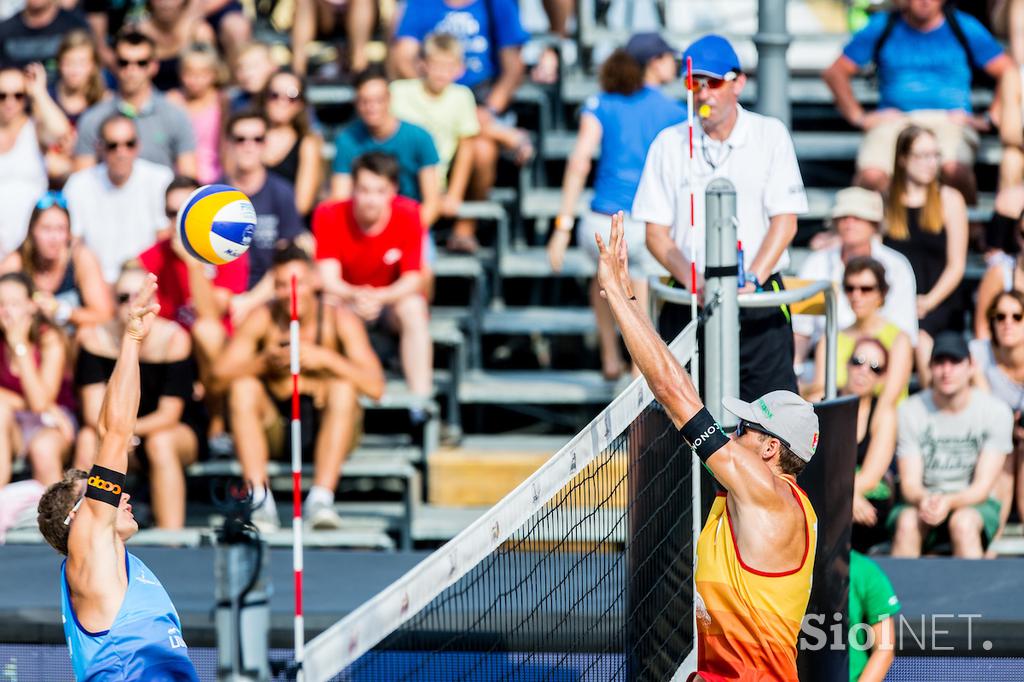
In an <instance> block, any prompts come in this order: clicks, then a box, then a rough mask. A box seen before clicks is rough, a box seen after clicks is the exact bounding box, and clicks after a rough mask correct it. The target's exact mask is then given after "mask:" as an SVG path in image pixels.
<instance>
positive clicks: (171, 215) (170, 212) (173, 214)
mask: <svg viewBox="0 0 1024 682" xmlns="http://www.w3.org/2000/svg"><path fill="white" fill-rule="evenodd" d="M164 215H166V216H167V217H168V218H170V219H171V220H174V219H175V218H177V217H178V212H177V211H176V210H174V209H173V208H165V209H164Z"/></svg>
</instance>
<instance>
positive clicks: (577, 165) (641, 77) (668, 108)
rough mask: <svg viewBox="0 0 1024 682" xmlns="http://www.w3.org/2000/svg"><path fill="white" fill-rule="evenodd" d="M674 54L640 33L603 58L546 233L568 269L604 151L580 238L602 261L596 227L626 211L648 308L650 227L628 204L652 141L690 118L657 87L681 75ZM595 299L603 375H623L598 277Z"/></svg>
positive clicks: (636, 281)
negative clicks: (580, 207)
mask: <svg viewBox="0 0 1024 682" xmlns="http://www.w3.org/2000/svg"><path fill="white" fill-rule="evenodd" d="M672 55H673V52H672V48H671V47H669V45H668V43H666V42H665V41H664V39H662V37H661V36H659V35H658V34H656V33H647V34H639V35H636V36H634V37H633V38H632V39H630V41H629V43H628V44H627V45H626V47H625V48H624V49H619V50H616V51H615V52H613V53H612V54H611V56H609V57H608V59H606V60H605V62H604V64H602V65H601V72H600V76H599V77H600V84H601V91H602V92H601V93H600V94H599V95H595V96H594V97H591V98H590V99H589V100H587V102H586V104H585V105H584V108H583V113H582V114H581V115H580V129H579V135H578V136H577V137H576V146H575V147H574V148H573V151H572V154H571V155H570V157H569V162H568V164H567V165H566V169H565V178H564V179H563V180H562V203H561V207H560V209H559V212H558V217H557V218H556V219H555V229H554V230H553V231H552V233H551V237H550V238H549V240H548V259H549V260H550V262H551V268H552V269H553V270H554V271H555V272H558V271H559V270H561V269H562V261H563V259H564V258H565V252H566V249H567V248H568V246H569V238H570V236H571V235H572V229H573V225H574V224H575V222H576V210H577V209H576V207H577V204H578V203H579V199H580V195H581V194H582V193H583V187H584V185H585V184H586V182H587V178H588V177H589V176H590V167H591V162H592V159H593V157H594V154H596V153H597V152H598V151H600V160H599V161H598V163H597V173H596V176H595V180H594V198H593V200H592V201H591V202H590V210H589V211H588V212H587V213H586V214H584V216H583V218H582V220H581V221H580V226H579V229H578V230H577V233H576V243H577V244H579V246H580V247H582V249H583V251H584V252H585V253H586V254H587V256H588V257H589V258H590V260H591V261H592V262H593V263H594V264H595V265H596V264H597V258H598V253H597V243H596V242H595V241H594V234H595V233H600V234H601V236H602V238H603V239H605V240H606V241H607V239H608V234H609V231H610V229H611V216H612V215H614V214H615V213H618V212H619V211H623V212H624V214H625V216H624V227H625V230H626V232H625V238H626V243H627V246H628V252H629V256H630V261H631V262H630V270H631V271H632V275H633V293H634V294H635V295H636V297H637V299H638V300H639V301H640V305H641V306H642V307H643V308H644V309H645V310H646V306H647V276H646V272H645V271H646V269H647V268H648V265H649V262H650V254H649V253H648V251H647V244H646V229H647V228H646V226H645V225H644V223H643V222H641V221H639V220H634V219H633V218H632V217H630V212H631V210H632V207H633V197H634V195H635V194H636V188H637V184H638V183H639V182H640V175H641V173H642V172H643V169H644V159H645V158H646V156H647V149H648V148H649V147H650V146H651V143H652V142H653V141H654V138H656V137H657V136H658V133H660V132H661V131H662V130H664V129H665V128H667V127H669V126H672V125H676V124H679V123H682V122H684V121H686V109H684V108H683V107H681V106H680V105H679V104H678V103H676V102H673V101H672V100H671V99H669V98H668V97H666V96H665V95H664V94H663V93H662V92H661V91H660V90H658V88H659V87H661V86H663V85H665V84H667V83H668V82H669V81H671V80H672V79H673V78H674V77H675V57H674V56H672ZM668 65H671V67H669V66H668ZM590 305H591V307H592V308H593V309H594V315H595V317H596V318H597V330H598V339H599V341H600V347H601V372H602V374H603V375H604V377H605V379H609V380H614V379H617V378H618V377H619V375H620V374H621V373H622V371H623V362H622V354H621V352H620V350H619V335H618V332H616V330H615V321H614V320H613V319H612V314H611V310H610V309H609V308H608V304H607V302H605V300H604V299H603V298H601V293H600V287H599V286H598V283H597V278H594V279H592V280H591V282H590Z"/></svg>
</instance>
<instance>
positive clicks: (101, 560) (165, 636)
mask: <svg viewBox="0 0 1024 682" xmlns="http://www.w3.org/2000/svg"><path fill="white" fill-rule="evenodd" d="M155 293H156V276H155V275H149V277H148V278H147V279H146V283H145V284H144V285H143V286H142V288H141V289H140V291H139V292H138V293H137V294H136V295H135V297H134V300H133V301H132V303H131V312H130V313H129V317H128V322H127V325H126V329H125V333H124V338H123V340H122V342H121V350H120V353H119V356H118V359H117V364H116V365H115V367H114V372H113V374H112V375H111V377H110V382H109V383H108V385H107V393H106V396H104V400H103V407H102V408H101V410H100V417H99V431H100V447H99V452H98V453H97V455H96V462H95V464H94V465H93V467H92V469H91V470H90V471H89V473H88V474H87V473H85V472H84V471H80V470H75V469H72V470H70V471H69V472H68V473H67V474H66V475H65V477H64V480H62V481H61V482H59V483H55V484H53V485H52V486H50V487H49V488H48V489H47V491H46V493H44V494H43V497H42V499H41V500H40V501H39V516H38V523H39V529H40V531H41V532H42V534H43V537H44V538H46V541H47V542H48V543H50V545H51V546H52V547H53V548H54V549H56V550H57V551H58V552H60V553H61V554H64V555H65V556H66V557H67V558H66V559H65V561H64V562H63V563H62V564H61V571H60V593H61V619H62V620H63V623H64V636H65V639H66V640H67V643H68V650H69V653H70V654H71V663H72V666H73V668H74V671H75V677H76V678H77V679H78V680H79V682H86V681H89V682H93V681H94V682H100V681H101V680H102V681H103V682H127V681H128V680H145V681H146V682H192V681H195V682H198V680H199V678H198V676H197V675H196V671H195V668H194V667H193V665H192V662H191V661H190V660H189V657H188V647H187V646H186V644H185V639H184V636H183V635H182V632H181V622H180V621H179V619H178V613H177V611H176V610H175V609H174V604H173V603H171V598H170V597H169V596H168V595H167V591H166V590H164V588H163V585H161V584H160V581H159V580H158V579H157V577H156V576H155V575H154V574H153V572H152V571H151V570H149V568H147V567H146V565H145V564H144V563H143V562H142V560H141V559H139V558H138V557H136V556H134V555H133V554H131V553H130V552H128V551H127V550H126V549H125V542H126V541H127V540H128V539H129V538H130V537H131V536H133V535H134V534H135V533H136V532H137V531H138V530H139V526H138V524H137V523H136V522H135V517H134V516H132V506H131V504H130V503H129V499H130V495H128V494H127V493H126V492H125V490H124V488H125V472H126V471H127V470H128V450H129V448H130V446H131V439H132V433H133V431H134V429H135V418H136V413H137V412H138V407H139V394H140V388H139V347H140V346H141V345H142V341H143V339H145V338H146V335H147V334H148V333H149V330H150V328H151V327H152V324H153V320H154V318H155V317H156V314H157V313H158V312H159V310H160V306H159V305H158V304H157V303H155V298H154V295H155Z"/></svg>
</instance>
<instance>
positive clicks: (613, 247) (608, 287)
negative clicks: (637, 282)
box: [594, 211, 634, 299]
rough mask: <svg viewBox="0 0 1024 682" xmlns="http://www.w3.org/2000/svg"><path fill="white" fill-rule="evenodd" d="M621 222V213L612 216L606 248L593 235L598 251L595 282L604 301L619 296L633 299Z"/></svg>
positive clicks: (624, 236) (596, 236) (599, 238)
mask: <svg viewBox="0 0 1024 682" xmlns="http://www.w3.org/2000/svg"><path fill="white" fill-rule="evenodd" d="M623 221H624V218H623V213H622V211H619V212H618V213H616V214H615V215H613V216H612V229H611V234H609V235H608V245H607V246H606V245H605V243H604V240H603V239H601V235H600V234H595V235H594V238H595V239H596V240H597V250H598V262H597V282H598V284H599V285H600V286H601V296H602V297H603V298H605V299H607V298H609V297H610V296H612V295H620V294H621V295H622V297H623V298H634V296H633V283H632V281H631V280H630V278H629V254H628V253H627V251H626V230H625V227H624V226H623Z"/></svg>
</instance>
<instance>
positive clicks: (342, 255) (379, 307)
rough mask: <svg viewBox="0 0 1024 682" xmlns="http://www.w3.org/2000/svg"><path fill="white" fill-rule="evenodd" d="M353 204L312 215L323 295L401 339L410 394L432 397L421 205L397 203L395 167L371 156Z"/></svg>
mask: <svg viewBox="0 0 1024 682" xmlns="http://www.w3.org/2000/svg"><path fill="white" fill-rule="evenodd" d="M352 183H353V184H352V198H351V199H348V200H346V201H333V202H325V203H323V204H321V205H320V206H318V207H317V209H316V211H315V212H314V213H313V236H314V237H315V238H316V249H317V250H316V259H317V261H318V264H319V268H320V274H321V277H322V279H323V288H324V292H325V293H328V294H333V295H334V296H337V297H338V298H340V299H341V300H342V301H344V302H346V303H348V304H349V305H350V306H352V309H353V310H354V311H355V312H356V314H358V315H359V316H360V317H361V318H362V319H363V320H364V321H365V322H366V323H367V325H368V326H370V327H371V328H374V329H384V330H387V331H390V332H391V333H395V334H397V335H398V337H399V355H400V358H401V363H402V373H403V374H404V375H405V381H406V383H407V384H408V386H409V390H410V391H411V392H412V393H413V394H415V395H420V396H424V397H427V396H429V395H430V394H431V392H432V389H433V383H434V379H433V366H434V359H433V346H432V342H431V340H430V330H429V320H430V316H429V313H428V310H427V299H426V296H425V280H424V277H423V272H422V270H421V267H422V260H423V253H422V251H423V241H424V230H423V225H422V223H421V222H420V215H419V205H418V204H417V203H416V202H415V201H412V200H411V199H406V198H404V197H400V196H398V162H397V161H396V160H395V158H394V157H393V156H391V155H390V154H384V153H382V152H369V153H367V154H364V155H362V156H360V157H358V158H357V159H356V160H355V162H353V164H352Z"/></svg>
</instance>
